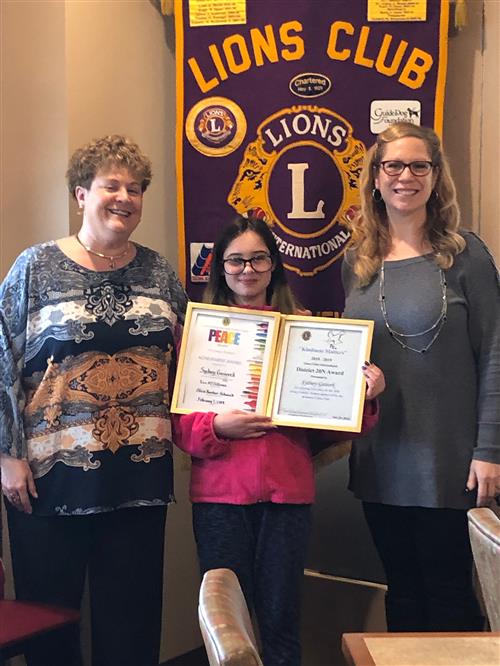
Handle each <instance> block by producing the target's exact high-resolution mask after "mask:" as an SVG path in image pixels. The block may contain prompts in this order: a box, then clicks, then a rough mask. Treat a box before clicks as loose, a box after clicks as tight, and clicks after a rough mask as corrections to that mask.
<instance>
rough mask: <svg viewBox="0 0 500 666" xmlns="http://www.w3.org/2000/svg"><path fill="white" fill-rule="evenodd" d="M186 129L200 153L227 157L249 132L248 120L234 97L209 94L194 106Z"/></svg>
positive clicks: (188, 115)
mask: <svg viewBox="0 0 500 666" xmlns="http://www.w3.org/2000/svg"><path fill="white" fill-rule="evenodd" d="M185 129H186V136H187V138H188V141H189V143H190V144H191V145H192V146H193V148H195V149H196V150H197V151H198V152H200V153H202V154H203V155H208V156H210V157H224V156H226V155H229V154H230V153H232V152H233V151H234V150H236V148H238V147H239V146H240V144H241V142H242V141H243V139H244V137H245V134H246V132H247V121H246V118H245V114H244V113H243V111H242V110H241V108H240V107H239V106H238V104H236V102H233V100H231V99H227V98H226V97H209V98H207V99H203V100H201V101H199V102H197V103H196V104H195V105H194V106H193V107H192V108H191V110H190V111H189V113H188V114H187V117H186V128H185Z"/></svg>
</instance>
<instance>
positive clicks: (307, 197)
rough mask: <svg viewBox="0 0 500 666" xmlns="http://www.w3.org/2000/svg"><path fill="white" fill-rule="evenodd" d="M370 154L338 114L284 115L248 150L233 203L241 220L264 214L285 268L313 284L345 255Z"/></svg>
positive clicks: (266, 124)
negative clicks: (348, 226) (244, 216)
mask: <svg viewBox="0 0 500 666" xmlns="http://www.w3.org/2000/svg"><path fill="white" fill-rule="evenodd" d="M365 152H366V150H365V145H364V144H363V142H362V141H360V140H358V139H356V138H355V137H354V136H353V128H352V125H351V124H350V123H349V122H348V121H347V120H346V119H345V118H343V117H342V116H340V115H339V114H337V113H335V112H334V111H332V110H331V109H328V108H323V107H319V106H309V105H307V106H306V105H304V106H292V107H290V108H285V109H281V110H280V111H278V112H277V113H274V114H272V115H271V116H269V117H268V118H266V119H265V120H264V121H263V122H262V123H261V124H260V125H259V127H258V128H257V136H256V138H255V140H254V141H251V142H250V143H248V144H247V146H246V149H245V152H244V156H243V160H242V161H241V163H240V165H239V169H238V174H237V176H236V178H235V180H234V183H233V185H232V188H231V191H230V192H229V195H228V198H227V201H228V203H229V204H230V205H231V206H232V207H233V208H234V209H235V210H236V211H237V212H238V213H240V214H246V213H247V212H248V211H253V212H255V211H259V212H260V211H262V214H263V217H264V218H265V220H266V221H267V223H268V224H269V226H270V228H271V230H272V231H273V233H274V236H275V238H276V242H277V244H278V248H279V250H280V252H281V254H282V257H283V260H284V263H285V266H286V268H288V269H289V270H291V271H293V272H295V273H297V274H298V275H300V276H303V277H312V276H314V275H316V274H317V273H319V272H320V271H323V270H325V269H326V268H328V267H329V266H331V264H332V263H333V262H334V261H336V260H337V259H338V258H339V257H340V256H341V255H342V254H343V252H344V251H345V249H346V246H347V243H348V241H349V238H350V236H349V233H348V231H347V229H346V226H345V225H346V223H347V222H348V221H349V220H350V219H351V218H352V216H353V215H354V214H355V213H356V211H357V209H358V207H359V192H358V179H359V175H360V172H361V167H362V163H363V158H364V155H365Z"/></svg>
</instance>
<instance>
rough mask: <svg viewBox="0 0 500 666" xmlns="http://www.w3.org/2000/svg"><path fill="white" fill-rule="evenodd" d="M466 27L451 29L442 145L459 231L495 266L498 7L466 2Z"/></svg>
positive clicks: (498, 239) (498, 226)
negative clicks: (473, 238) (474, 236)
mask: <svg viewBox="0 0 500 666" xmlns="http://www.w3.org/2000/svg"><path fill="white" fill-rule="evenodd" d="M467 7H468V19H469V20H468V25H467V27H466V28H465V29H464V30H463V31H462V32H460V33H456V31H454V30H453V29H452V30H451V36H450V41H449V61H448V76H447V82H446V98H445V113H444V128H443V141H444V145H445V148H446V151H447V153H448V155H449V158H450V162H451V167H452V173H453V176H454V179H455V182H456V185H457V191H458V199H459V203H460V206H461V210H462V222H463V226H465V227H467V228H469V229H473V230H474V231H476V232H478V233H480V234H481V236H482V237H483V239H484V240H485V241H486V243H487V244H488V246H489V247H490V249H491V251H492V253H493V254H494V256H495V257H496V260H497V263H500V215H499V193H500V175H499V174H500V169H499V168H498V166H497V163H498V155H499V153H500V137H499V122H498V119H499V117H500V92H499V91H500V85H499V81H500V71H499V65H500V55H499V43H500V2H498V0H485V1H484V2H483V0H468V2H467Z"/></svg>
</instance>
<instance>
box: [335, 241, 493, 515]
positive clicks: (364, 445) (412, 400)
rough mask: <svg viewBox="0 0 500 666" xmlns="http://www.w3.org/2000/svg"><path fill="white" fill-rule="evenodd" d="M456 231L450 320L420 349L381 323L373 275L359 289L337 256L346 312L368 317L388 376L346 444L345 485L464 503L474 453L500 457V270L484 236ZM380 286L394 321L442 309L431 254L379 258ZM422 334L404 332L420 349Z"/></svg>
mask: <svg viewBox="0 0 500 666" xmlns="http://www.w3.org/2000/svg"><path fill="white" fill-rule="evenodd" d="M463 235H464V238H465V240H466V244H467V245H466V249H465V250H464V251H463V252H462V253H461V254H459V255H458V256H457V257H456V258H455V262H454V264H453V266H452V268H450V269H448V270H446V271H444V274H445V277H446V299H447V319H446V321H445V323H444V325H443V327H442V329H441V331H440V333H439V335H438V337H437V338H436V340H435V342H434V343H433V344H432V345H431V347H430V348H429V349H428V351H426V352H425V353H424V354H419V353H416V352H414V351H411V350H409V349H404V348H402V347H401V346H400V345H399V344H398V343H397V342H396V341H395V340H394V339H393V338H392V337H391V335H390V333H389V331H388V330H387V327H386V325H385V323H384V320H383V316H382V312H381V308H380V302H379V288H380V275H379V274H378V275H376V276H375V277H374V278H373V280H372V281H371V282H370V284H369V285H368V286H367V287H365V288H359V287H358V286H357V285H356V277H355V275H354V273H353V271H352V269H351V267H350V266H349V264H348V261H344V265H343V269H342V279H343V283H344V288H345V292H346V307H345V311H344V316H345V317H352V318H364V319H374V320H375V332H374V338H373V348H372V356H371V358H372V361H373V362H374V363H376V364H377V365H379V366H380V367H381V368H382V370H383V371H384V373H385V377H386V383H387V388H386V391H385V392H384V393H383V394H382V396H381V397H380V406H381V409H380V420H379V424H378V426H376V427H375V428H374V430H373V431H372V432H371V433H369V434H368V435H367V436H366V437H363V438H361V439H358V440H356V441H355V442H354V444H353V450H352V454H351V460H350V466H351V477H350V484H349V487H350V488H351V490H353V491H354V493H355V495H356V496H357V497H358V498H360V499H362V500H365V501H368V502H381V503H384V504H391V505H395V506H422V507H441V508H455V509H467V508H470V507H471V506H473V505H474V504H475V493H466V492H465V485H466V482H467V477H468V474H469V467H470V463H471V460H472V459H473V458H475V459H477V460H483V461H487V462H494V463H500V287H499V277H498V271H497V270H496V268H495V265H494V262H493V260H492V257H491V255H490V254H489V252H488V250H487V248H486V246H485V245H484V243H483V242H482V241H481V239H479V238H478V237H477V236H476V235H474V234H473V233H470V232H463ZM384 291H385V303H386V308H387V318H388V321H389V324H390V326H391V328H392V329H395V330H397V331H403V332H405V333H414V332H418V331H423V330H425V329H427V328H429V327H430V326H432V324H433V323H434V322H435V321H436V320H437V319H438V317H439V313H440V310H441V304H442V289H441V283H440V272H439V268H438V266H437V265H436V263H435V262H434V260H433V259H432V257H431V256H430V255H427V256H422V257H415V258H411V259H403V260H400V261H386V262H385V289H384ZM434 332H435V331H434ZM429 336H430V337H432V332H431V333H429V334H427V335H424V336H422V337H421V338H418V337H417V338H407V340H408V341H409V343H410V344H411V346H414V347H417V348H422V347H423V346H425V344H426V343H427V342H429V340H430V337H429ZM403 341H404V338H403Z"/></svg>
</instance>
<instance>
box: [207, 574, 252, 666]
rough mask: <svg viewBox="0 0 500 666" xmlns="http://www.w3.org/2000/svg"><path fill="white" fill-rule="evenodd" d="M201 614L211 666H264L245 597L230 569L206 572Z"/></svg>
mask: <svg viewBox="0 0 500 666" xmlns="http://www.w3.org/2000/svg"><path fill="white" fill-rule="evenodd" d="M198 617H199V621H200V629H201V633H202V636H203V641H204V643H205V649H206V651H207V655H208V660H209V662H210V666H263V665H262V661H261V659H260V657H259V653H258V650H257V644H256V641H255V635H254V631H253V628H252V623H251V620H250V615H249V612H248V608H247V605H246V602H245V598H244V596H243V593H242V591H241V587H240V584H239V582H238V578H237V577H236V575H235V574H234V573H233V572H232V571H231V570H230V569H212V570H211V571H207V573H206V574H205V575H204V577H203V581H202V583H201V587H200V598H199V605H198Z"/></svg>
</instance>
